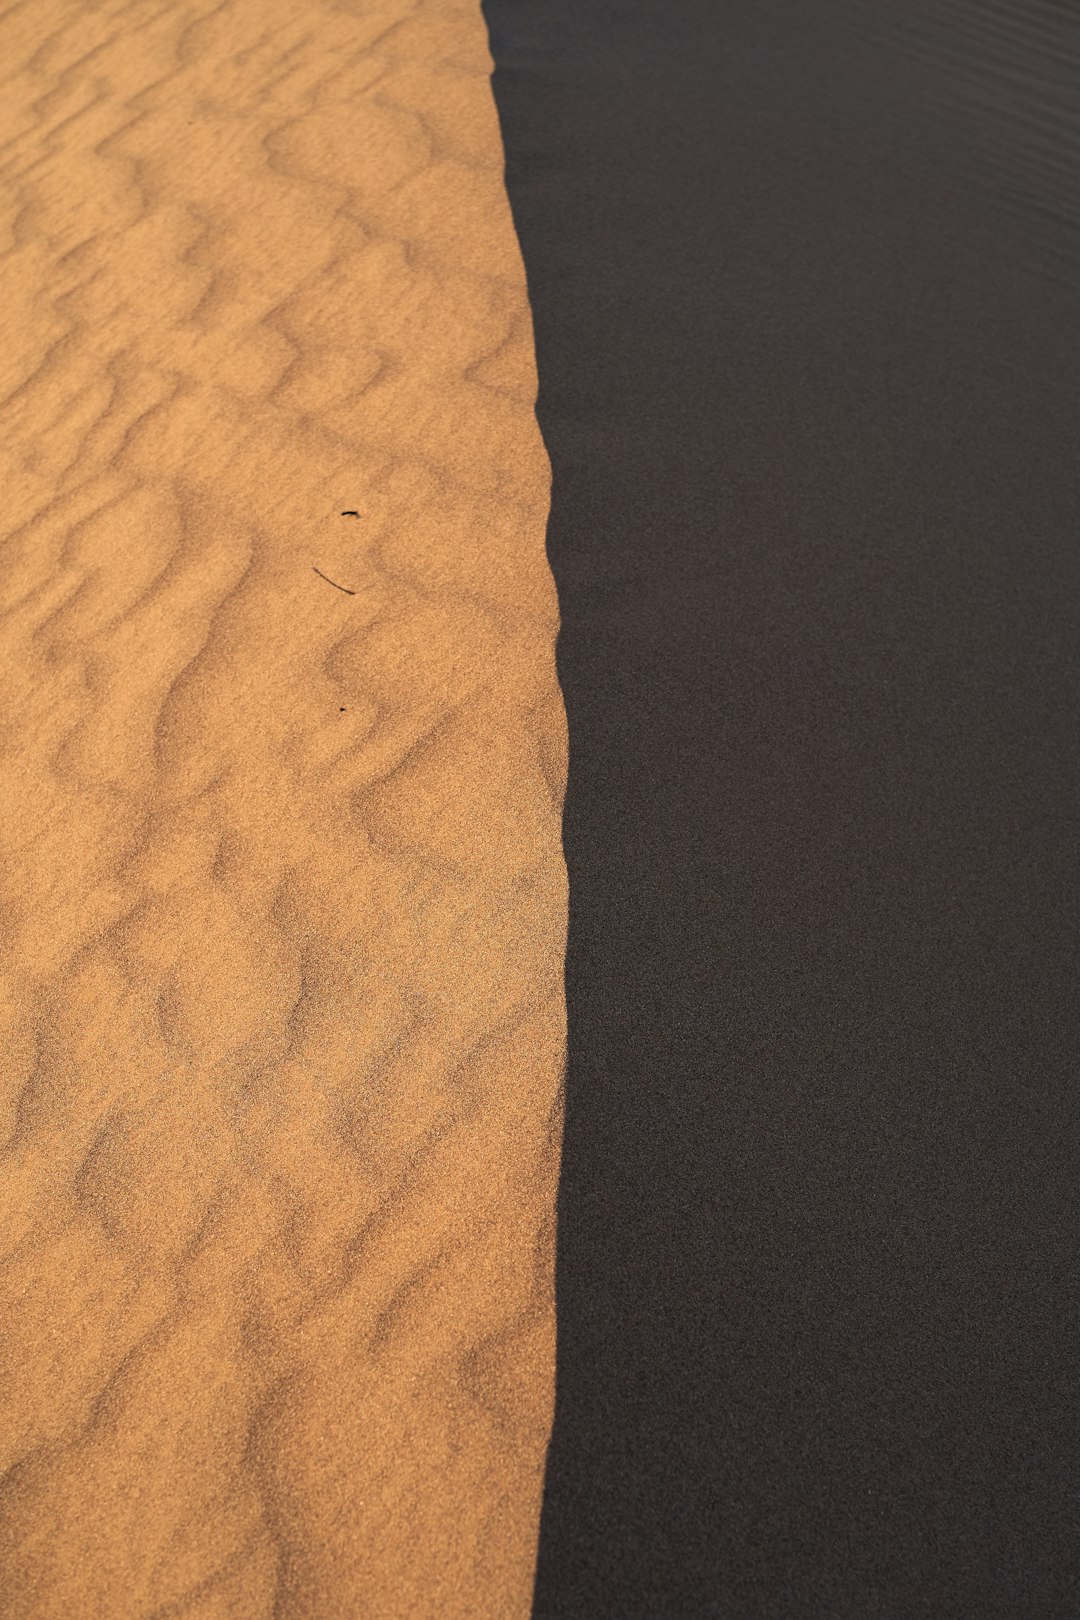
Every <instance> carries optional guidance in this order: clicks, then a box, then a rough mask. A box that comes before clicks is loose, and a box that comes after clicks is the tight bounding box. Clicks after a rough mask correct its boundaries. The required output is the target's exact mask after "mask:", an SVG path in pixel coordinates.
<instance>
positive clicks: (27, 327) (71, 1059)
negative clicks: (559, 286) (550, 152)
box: [0, 0, 566, 1620]
mask: <svg viewBox="0 0 1080 1620" xmlns="http://www.w3.org/2000/svg"><path fill="white" fill-rule="evenodd" d="M0 40H2V52H0V58H2V60H3V63H4V64H5V69H4V71H5V82H4V88H3V96H2V102H0V105H2V107H3V125H4V129H3V147H2V158H0V162H2V170H3V180H4V186H5V191H6V195H7V198H8V209H7V216H6V219H7V223H6V225H5V239H4V257H3V285H4V295H5V305H6V314H5V315H4V317H3V346H2V353H0V368H2V387H0V398H2V402H3V403H2V409H0V449H2V454H3V462H4V471H3V489H4V529H5V532H6V540H5V545H4V550H3V554H2V557H3V561H2V565H0V609H2V615H3V618H2V627H3V628H2V636H0V655H2V659H3V680H2V691H3V711H2V729H0V759H2V773H3V785H4V795H5V802H6V805H7V806H8V808H7V811H6V813H5V816H4V819H3V821H2V823H0V837H2V877H0V886H2V908H3V917H4V929H3V946H4V959H3V1042H4V1045H3V1050H4V1053H5V1062H4V1075H3V1090H2V1099H0V1101H2V1111H3V1122H2V1139H3V1141H4V1143H5V1148H4V1154H3V1175H2V1178H0V1200H2V1217H0V1231H2V1232H3V1234H4V1252H5V1259H4V1265H3V1269H2V1271H0V1312H2V1314H3V1318H4V1320H5V1327H4V1333H3V1341H4V1360H3V1366H2V1369H0V1438H2V1445H3V1453H2V1463H0V1468H2V1469H3V1470H4V1472H3V1484H2V1498H0V1508H2V1515H3V1518H2V1523H3V1528H2V1531H0V1585H2V1588H3V1590H4V1592H5V1594H6V1595H5V1598H4V1600H3V1612H4V1614H5V1615H6V1616H10V1617H16V1616H17V1617H20V1620H23V1617H27V1620H28V1617H33V1620H45V1617H52V1616H56V1617H60V1616H63V1617H65V1620H72V1617H78V1620H92V1617H98V1616H101V1617H108V1620H128V1617H134V1616H151V1615H153V1616H157V1617H159V1620H164V1617H166V1616H169V1617H174V1616H181V1615H183V1616H185V1617H190V1620H196V1617H197V1620H212V1617H213V1620H222V1617H226V1616H227V1617H230V1620H231V1617H234V1616H244V1617H247V1616H251V1617H256V1616H270V1615H276V1616H289V1617H291V1616H298V1617H299V1616H334V1617H338V1616H341V1617H345V1616H350V1617H352V1616H360V1615H365V1616H366V1615H371V1616H398V1615H429V1614H430V1615H439V1616H443V1617H445V1616H455V1615H470V1616H480V1615H492V1616H499V1617H508V1616H512V1615H514V1614H518V1613H524V1612H525V1611H526V1610H527V1607H528V1601H529V1591H530V1583H531V1577H532V1568H533V1560H534V1541H535V1531H536V1518H537V1512H538V1504H539V1490H540V1477H541V1468H542V1462H543V1452H544V1447H545V1444H546V1439H547V1433H548V1426H549V1419H550V1410H549V1409H550V1392H551V1382H552V1362H553V1312H552V1283H551V1255H552V1214H551V1212H552V1207H553V1198H554V1184H555V1176H556V1160H557V1152H558V1138H559V1122H560V1105H559V1087H560V1071H561V1062H562V1050H563V1039H564V1012H563V991H562V955H563V946H564V933H565V905H566V900H565V876H564V868H563V863H562V857H561V850H560V837H559V815H560V807H561V801H562V793H563V782H564V770H565V742H564V722H563V711H562V705H561V701H560V697H559V692H558V688H557V685H556V680H555V672H554V663H553V641H554V635H555V630H556V604H555V598H554V590H553V586H552V582H551V578H550V575H549V572H548V568H547V563H546V559H545V555H544V525H545V520H546V512H547V499H548V466H547V461H546V457H545V455H544V452H543V448H542V445H541V442H540V439H539V435H538V432H537V429H536V426H535V421H534V417H533V410H532V406H533V398H534V392H535V377H534V369H533V354H532V336H531V327H530V320H529V314H528V307H527V302H526V296H525V288H524V280H523V273H522V269H521V264H520V260H519V255H518V249H517V245H516V241H515V238H514V235H513V230H512V226H511V221H510V216H509V212H508V208H507V205H506V201H505V196H504V192H503V184H502V167H501V165H502V157H501V150H500V145H499V135H498V129H497V124H496V119H495V113H494V108H493V104H492V100H491V95H490V88H489V80H488V71H489V60H488V56H487V47H486V38H485V34H484V29H483V23H482V20H481V16H480V12H479V7H478V5H477V4H476V3H475V0H426V3H421V4H419V5H409V4H407V3H406V0H398V3H393V4H388V5H384V6H381V7H375V6H369V5H366V4H361V3H348V0H339V3H337V4H334V3H331V0H207V3H205V4H204V3H196V0H191V3H183V0H164V3H162V0H132V3H126V4H124V3H119V0H98V3H93V4H91V3H87V0H33V3H26V4H15V5H9V6H7V7H6V8H5V9H4V11H3V13H2V17H0ZM346 512H355V513H357V514H358V516H343V515H342V514H343V513H346ZM316 569H318V570H320V571H321V574H320V573H317V572H316ZM321 576H326V577H325V578H324V577H321ZM331 582H332V583H331Z"/></svg>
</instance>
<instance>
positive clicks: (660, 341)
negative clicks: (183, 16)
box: [485, 0, 1080, 1620]
mask: <svg viewBox="0 0 1080 1620" xmlns="http://www.w3.org/2000/svg"><path fill="white" fill-rule="evenodd" d="M922 9H923V12H924V13H925V17H930V18H931V21H930V22H928V23H926V25H925V27H924V29H923V34H922V35H920V36H919V39H920V40H922V43H919V40H916V44H915V46H914V47H912V45H911V41H910V38H909V37H908V35H909V34H910V28H909V27H908V24H909V23H910V22H911V18H912V16H913V15H914V9H913V8H912V7H908V8H907V9H906V10H905V11H903V12H901V10H900V8H899V6H897V7H895V8H892V9H891V10H890V8H888V7H886V6H884V5H881V4H872V3H869V0H868V3H867V4H864V5H862V6H858V7H854V8H852V7H850V6H848V5H847V4H845V3H842V0H819V3H818V4H809V3H807V0H621V3H619V4H614V3H608V4H604V3H601V0H485V13H486V16H487V19H488V24H489V27H490V31H491V41H492V49H493V53H494V56H495V60H496V64H497V69H496V74H495V80H494V84H495V93H496V98H497V102H498V107H499V112H500V116H501V120H502V127H503V132H504V138H505V144H506V151H507V179H508V187H509V191H510V197H511V202H512V205H513V208H514V214H515V219H516V223H517V229H518V232H519V235H520V239H521V243H522V247H523V251H524V256H525V261H526V267H527V271H528V276H529V287H530V295H531V300H532V306H533V312H534V319H535V329H536V342H537V355H538V362H539V371H540V387H541V392H540V402H539V416H540V423H541V427H542V429H543V433H544V436H545V439H546V442H547V445H548V449H549V452H550V454H551V458H552V463H553V468H554V493H553V507H552V515H551V524H550V532H549V550H550V557H551V562H552V566H553V569H554V572H555V576H556V579H557V583H558V588H559V593H560V599H561V605H562V614H563V628H562V634H561V638H560V643H559V671H560V677H561V680H562V685H563V691H564V694H565V698H566V705H567V711H568V715H569V723H570V788H569V795H568V799H567V804H566V814H565V843H566V854H567V861H568V865H569V873H570V894H571V915H570V940H569V949H568V960H567V992H568V1006H569V1041H570V1047H569V1052H570V1057H569V1070H568V1100H567V1118H566V1138H565V1150H564V1160H563V1175H562V1185H561V1192H560V1207H559V1220H560V1229H559V1265H558V1305H559V1368H558V1385H557V1411H556V1422H555V1430H554V1436H553V1440H552V1446H551V1453H550V1457H549V1467H548V1476H547V1487H546V1495H545V1503H544V1514H543V1527H542V1535H541V1546H540V1560H539V1574H538V1582H537V1594H536V1613H537V1615H539V1616H542V1617H545V1620H546V1617H549V1616H550V1617H552V1620H570V1617H577V1616H583V1617H589V1620H607V1617H610V1620H631V1617H635V1616H650V1617H652V1616H676V1617H692V1616H698V1615H717V1616H731V1617H732V1620H756V1617H761V1620H787V1617H799V1620H836V1617H851V1620H873V1617H880V1620H915V1617H920V1620H954V1617H955V1620H976V1617H977V1620H991V1617H994V1620H998V1617H1000V1620H1020V1617H1024V1620H1065V1617H1066V1616H1070V1615H1075V1614H1077V1613H1080V1542H1078V1528H1080V1517H1078V1512H1077V1481H1078V1478H1080V1262H1078V1253H1080V1249H1078V1234H1080V1197H1078V1190H1077V1189H1078V1176H1080V1170H1078V1167H1080V1084H1078V1073H1080V975H1078V967H1080V953H1078V950H1077V925H1078V920H1080V866H1078V860H1080V838H1078V831H1080V790H1078V782H1080V754H1078V741H1080V645H1078V640H1080V473H1078V468H1080V461H1078V456H1077V425H1078V423H1080V296H1078V292H1077V285H1078V280H1080V278H1078V277H1077V274H1076V270H1077V266H1078V265H1080V255H1078V254H1077V251H1076V241H1075V225H1076V218H1075V217H1074V216H1075V215H1076V213H1077V197H1078V196H1080V192H1078V191H1077V190H1076V187H1075V184H1074V182H1075V181H1076V178H1077V164H1076V162H1075V157H1076V153H1077V150H1078V146H1080V142H1078V140H1077V138H1076V136H1077V130H1078V129H1080V95H1077V96H1076V97H1075V98H1072V99H1070V98H1069V97H1068V96H1067V95H1066V94H1063V93H1061V84H1062V83H1064V84H1065V85H1066V86H1067V85H1068V84H1069V83H1070V82H1071V81H1070V78H1069V75H1070V73H1071V72H1072V69H1073V67H1074V66H1075V63H1076V61H1077V60H1078V59H1080V52H1078V50H1077V41H1078V38H1080V23H1073V24H1072V25H1071V32H1070V23H1069V19H1068V17H1067V15H1066V12H1065V10H1064V9H1063V8H1062V7H1060V6H1051V5H1046V4H1043V5H1039V4H1035V5H1029V6H1027V7H1025V8H1024V9H1023V10H1022V11H1021V9H1020V8H1019V7H1009V6H1004V5H1001V4H995V3H993V0H991V3H990V4H988V5H986V6H984V7H983V8H982V11H981V12H980V11H978V9H977V8H975V7H974V6H972V5H969V4H966V3H965V0H952V3H951V5H944V6H943V8H942V10H941V11H940V12H938V13H934V14H933V16H936V17H939V18H940V17H942V16H943V17H945V19H946V22H947V23H948V28H946V29H945V36H947V39H946V43H945V44H943V43H942V37H944V36H941V32H940V28H939V32H938V33H937V34H935V33H934V29H935V28H937V27H938V24H937V23H936V22H934V21H933V17H932V16H931V13H930V12H929V11H927V10H926V8H925V7H923V8H922ZM898 18H899V19H901V21H903V22H904V25H905V26H904V28H901V27H900V23H899V22H898V21H897V19H898ZM973 19H974V20H973ZM894 24H895V26H894ZM905 29H906V30H907V32H906V33H905ZM927 29H929V36H930V37H929V43H926V31H927ZM950 29H951V32H950V31H949V30H950ZM1053 30H1057V33H1056V34H1055V33H1054V32H1053ZM901 36H903V38H901ZM957 41H959V43H957ZM950 52H951V53H952V59H953V60H954V62H955V63H957V64H958V65H955V66H951V65H950V56H949V53H950ZM1025 53H1026V54H1025ZM1047 64H1049V65H1047ZM1003 75H1004V80H1003ZM1055 75H1057V76H1056V77H1055ZM1074 77H1075V76H1074ZM1059 80H1060V82H1059ZM1051 81H1052V82H1051ZM1003 83H1004V88H1003ZM987 86H990V87H991V90H992V93H991V91H988V90H987ZM984 102H985V105H984ZM1051 104H1052V105H1051ZM1047 106H1050V111H1049V112H1047V113H1046V115H1045V116H1044V117H1043V119H1042V122H1041V123H1040V122H1039V118H1038V116H1037V114H1038V113H1039V110H1040V109H1044V110H1045V108H1046V107H1047ZM1071 108H1075V109H1076V111H1075V112H1073V111H1071V110H1070V109H1071ZM1070 120H1072V122H1070ZM1033 129H1034V130H1035V134H1032V130H1033ZM1040 131H1041V133H1040ZM1047 131H1049V134H1047ZM1036 137H1037V138H1036ZM1025 188H1026V189H1025Z"/></svg>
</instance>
